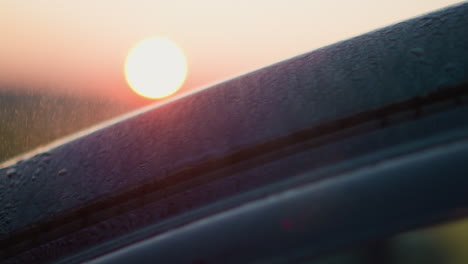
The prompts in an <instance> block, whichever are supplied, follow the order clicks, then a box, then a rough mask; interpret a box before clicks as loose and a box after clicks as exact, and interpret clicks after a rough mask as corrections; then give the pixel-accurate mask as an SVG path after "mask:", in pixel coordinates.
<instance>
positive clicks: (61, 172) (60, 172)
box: [57, 169, 67, 176]
mask: <svg viewBox="0 0 468 264" xmlns="http://www.w3.org/2000/svg"><path fill="white" fill-rule="evenodd" d="M57 174H58V176H65V175H67V170H66V169H61V170H59V171H58V173H57Z"/></svg>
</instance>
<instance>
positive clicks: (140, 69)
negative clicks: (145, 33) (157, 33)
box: [125, 37, 187, 99]
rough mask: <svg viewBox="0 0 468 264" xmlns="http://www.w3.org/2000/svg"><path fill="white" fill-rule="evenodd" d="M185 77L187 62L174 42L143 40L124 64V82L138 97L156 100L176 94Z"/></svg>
mask: <svg viewBox="0 0 468 264" xmlns="http://www.w3.org/2000/svg"><path fill="white" fill-rule="evenodd" d="M186 76H187V60H186V57H185V55H184V53H183V51H182V49H180V48H179V47H178V46H177V45H176V44H175V43H174V42H172V41H171V40H169V39H167V38H162V37H156V38H148V39H145V40H142V41H141V42H140V43H138V44H137V45H136V46H135V47H133V48H132V49H131V50H130V52H129V53H128V55H127V58H126V60H125V79H126V80H127V83H128V84H129V86H130V87H131V88H132V90H133V91H135V92H136V93H137V94H139V95H141V96H144V97H147V98H151V99H159V98H163V97H167V96H169V95H171V94H173V93H175V92H176V91H177V90H178V89H179V88H180V87H181V86H182V84H183V83H184V81H185V77H186Z"/></svg>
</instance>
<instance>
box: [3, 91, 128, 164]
mask: <svg viewBox="0 0 468 264" xmlns="http://www.w3.org/2000/svg"><path fill="white" fill-rule="evenodd" d="M136 107H137V105H132V104H124V103H121V102H117V101H106V100H102V99H87V98H76V97H68V96H63V95H51V94H37V93H36V94H32V93H18V92H13V91H12V92H8V91H1V92H0V163H1V162H3V161H6V160H8V159H10V158H12V157H14V156H17V155H20V154H22V153H25V152H28V151H30V150H33V149H35V148H37V147H40V146H42V145H45V144H48V143H50V142H52V141H54V140H56V139H59V138H61V137H64V136H67V135H70V134H72V133H74V132H77V131H80V130H82V129H85V128H87V127H90V126H92V125H95V124H98V123H100V122H102V121H105V120H107V119H109V118H112V117H115V116H118V115H120V114H123V113H126V112H128V111H131V110H133V109H135V108H136Z"/></svg>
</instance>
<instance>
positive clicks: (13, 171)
mask: <svg viewBox="0 0 468 264" xmlns="http://www.w3.org/2000/svg"><path fill="white" fill-rule="evenodd" d="M15 175H16V169H14V168H11V169H8V170H7V171H6V176H7V177H8V178H12V177H14V176H15Z"/></svg>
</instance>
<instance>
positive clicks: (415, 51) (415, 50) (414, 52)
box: [410, 48, 424, 57]
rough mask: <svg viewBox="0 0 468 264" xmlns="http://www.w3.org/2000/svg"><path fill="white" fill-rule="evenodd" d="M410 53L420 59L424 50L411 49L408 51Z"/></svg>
mask: <svg viewBox="0 0 468 264" xmlns="http://www.w3.org/2000/svg"><path fill="white" fill-rule="evenodd" d="M410 53H411V54H413V55H414V56H416V57H421V56H422V55H423V54H424V50H423V49H422V48H412V49H410Z"/></svg>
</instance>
